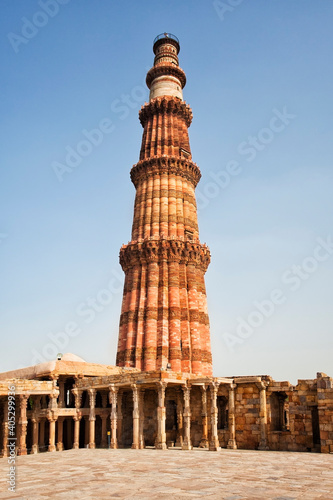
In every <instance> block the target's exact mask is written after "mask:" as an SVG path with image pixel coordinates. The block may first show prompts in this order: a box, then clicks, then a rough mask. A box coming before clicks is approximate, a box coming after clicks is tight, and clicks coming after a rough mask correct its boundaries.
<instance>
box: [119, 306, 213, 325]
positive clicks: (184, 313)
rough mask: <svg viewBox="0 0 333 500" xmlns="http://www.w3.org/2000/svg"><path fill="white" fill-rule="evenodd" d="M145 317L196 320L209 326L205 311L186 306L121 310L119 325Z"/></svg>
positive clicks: (141, 319) (143, 319) (142, 319)
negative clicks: (189, 308) (190, 308)
mask: <svg viewBox="0 0 333 500" xmlns="http://www.w3.org/2000/svg"><path fill="white" fill-rule="evenodd" d="M146 319H156V320H162V319H166V320H171V319H179V320H181V321H197V322H198V324H200V325H208V326H209V317H208V314H207V313H204V312H198V311H193V310H190V311H189V310H188V309H187V308H182V309H181V308H177V310H176V308H174V310H172V308H163V307H158V308H157V307H156V308H152V307H150V308H149V307H148V308H145V309H136V310H135V311H126V312H123V313H122V314H121V316H120V326H123V325H128V324H129V323H137V322H138V321H145V320H146Z"/></svg>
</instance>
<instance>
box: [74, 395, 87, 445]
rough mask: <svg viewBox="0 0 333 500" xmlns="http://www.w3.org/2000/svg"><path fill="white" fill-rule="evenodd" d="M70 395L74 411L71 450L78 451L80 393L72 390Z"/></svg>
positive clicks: (80, 416)
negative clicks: (73, 401) (73, 402)
mask: <svg viewBox="0 0 333 500" xmlns="http://www.w3.org/2000/svg"><path fill="white" fill-rule="evenodd" d="M72 393H73V394H74V400H75V409H76V415H74V417H73V420H74V439H73V449H74V450H78V449H79V448H80V422H81V418H82V414H81V411H80V409H81V404H82V391H81V390H79V389H72ZM86 424H87V422H86ZM87 439H88V438H87Z"/></svg>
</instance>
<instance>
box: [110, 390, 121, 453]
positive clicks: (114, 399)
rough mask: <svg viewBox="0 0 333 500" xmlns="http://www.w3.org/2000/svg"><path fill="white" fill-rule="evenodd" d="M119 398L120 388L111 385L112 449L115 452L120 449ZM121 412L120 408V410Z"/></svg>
mask: <svg viewBox="0 0 333 500" xmlns="http://www.w3.org/2000/svg"><path fill="white" fill-rule="evenodd" d="M117 396H118V387H115V385H114V384H111V385H109V402H110V405H111V414H110V419H111V443H110V448H112V449H113V450H114V449H116V448H118V442H117V419H118V415H117ZM118 410H119V408H118Z"/></svg>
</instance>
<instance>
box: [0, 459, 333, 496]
mask: <svg viewBox="0 0 333 500" xmlns="http://www.w3.org/2000/svg"><path fill="white" fill-rule="evenodd" d="M16 466H17V486H16V491H15V493H12V492H9V491H8V489H7V488H8V484H7V479H8V476H7V474H8V468H9V466H8V463H7V459H6V458H3V459H1V460H0V475H1V477H0V499H16V500H46V499H49V498H54V499H57V500H65V499H66V500H67V499H68V498H71V499H73V500H76V499H80V500H90V499H93V500H95V499H106V498H111V499H112V498H115V499H127V500H164V499H170V498H172V500H178V499H179V500H188V499H200V498H209V499H218V500H333V455H326V454H311V453H288V452H270V451H268V452H260V451H248V450H225V449H223V450H221V451H219V452H209V451H206V450H192V451H181V450H176V449H169V450H153V449H150V450H147V449H146V450H130V449H129V450H105V449H99V450H88V449H81V450H69V451H64V452H55V453H40V454H38V455H28V456H23V457H17V462H16Z"/></svg>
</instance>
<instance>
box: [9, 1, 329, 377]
mask: <svg viewBox="0 0 333 500" xmlns="http://www.w3.org/2000/svg"><path fill="white" fill-rule="evenodd" d="M1 13H2V15H1V18H0V37H1V54H2V58H1V59H2V100H1V123H0V127H1V128H0V132H1V142H2V147H1V157H0V159H1V163H0V164H1V184H0V189H1V212H0V262H1V264H0V266H1V291H0V314H1V358H0V371H7V370H12V369H16V368H19V367H23V366H29V365H31V364H34V363H36V362H39V361H43V360H47V359H53V358H54V357H55V354H56V353H57V352H63V353H64V352H73V353H75V354H77V355H79V356H81V357H82V358H84V359H85V360H86V361H90V362H96V363H105V364H114V363H115V356H116V346H117V337H118V321H119V315H120V308H121V299H122V285H123V273H122V270H121V268H120V265H119V263H118V254H119V249H120V247H121V245H122V244H123V243H127V242H128V241H129V239H130V234H131V224H132V216H133V203H134V195H135V189H134V186H133V185H132V183H131V181H130V178H129V171H130V168H131V167H132V165H133V164H135V163H136V162H137V161H138V156H139V150H140V144H141V135H142V127H141V125H140V123H139V121H138V111H139V109H140V106H141V105H142V104H143V103H144V102H145V101H147V100H148V90H147V88H146V86H145V84H144V82H145V75H146V73H147V70H148V69H149V68H150V67H151V66H152V64H153V52H152V43H153V39H154V38H155V36H156V35H158V34H159V33H161V32H164V31H168V32H171V33H174V34H175V35H176V36H177V37H178V38H179V40H180V45H181V50H180V54H179V59H180V65H181V67H182V68H183V69H184V70H185V72H186V75H187V85H186V87H185V89H184V99H185V100H186V101H187V102H188V103H189V104H190V106H191V107H192V110H193V114H194V119H193V123H192V125H191V127H190V129H189V134H190V143H191V148H192V155H193V160H194V161H195V162H196V163H197V164H198V166H199V167H200V169H201V172H202V179H201V181H200V183H199V185H198V188H197V202H198V210H199V212H198V213H199V229H200V239H201V241H202V242H207V244H208V245H209V247H210V250H211V254H212V262H211V265H210V267H209V269H208V271H207V274H206V287H207V296H208V307H209V314H210V322H211V339H212V351H213V363H214V375H216V376H232V375H260V374H269V375H272V376H273V377H274V378H276V379H278V380H287V379H288V380H290V381H291V382H296V380H297V378H313V377H315V376H316V372H317V371H323V372H328V374H329V375H331V376H333V361H332V359H333V335H332V334H333V328H332V319H333V308H332V302H333V301H332V298H333V297H332V282H333V230H332V229H333V228H332V220H333V217H332V215H333V196H332V194H333V170H332V167H333V165H332V160H333V159H332V144H333V100H332V88H333V66H332V53H333V46H332V45H333V43H332V42H333V32H332V24H333V2H327V1H326V0H317V1H316V2H313V1H310V0H302V1H301V0H294V1H290V0H268V1H267V0H251V1H250V0H243V1H241V0H239V1H238V2H235V1H234V0H224V1H223V2H214V1H200V0H191V1H189V0H183V1H179V0H177V1H176V0H169V1H168V2H165V1H161V0H154V1H152V0H147V1H141V2H137V1H134V0H130V1H124V2H116V1H112V0H110V1H106V0H97V1H96V0H95V1H93V0H84V1H78V0H61V1H60V0H57V1H56V0H40V1H35V0H24V1H23V0H15V1H13V0H2V2H1ZM96 130H99V131H98V132H96Z"/></svg>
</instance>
